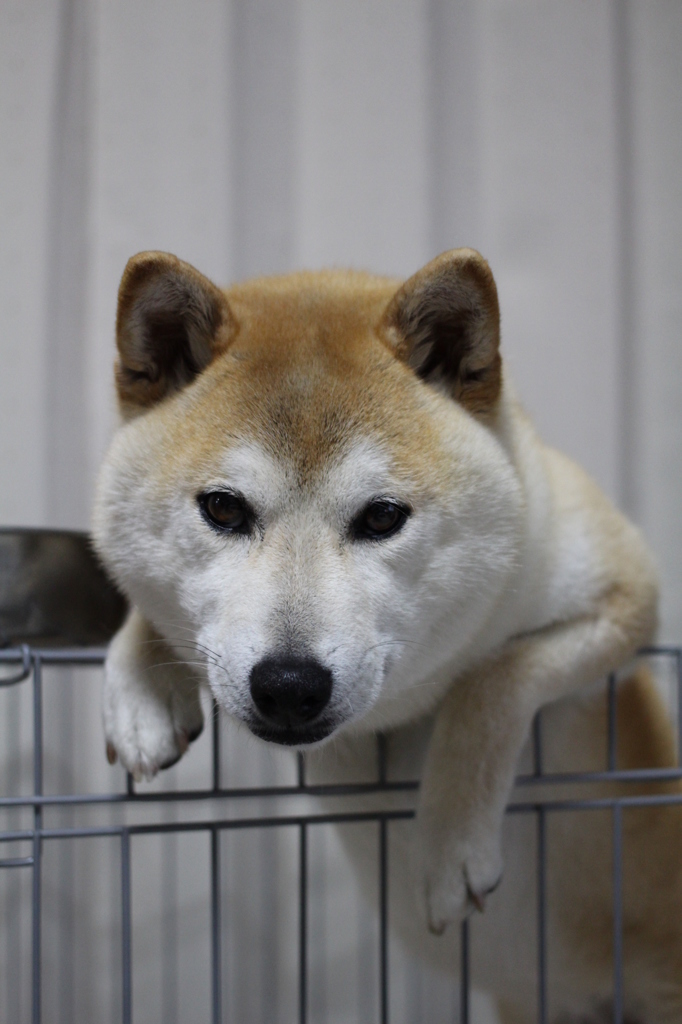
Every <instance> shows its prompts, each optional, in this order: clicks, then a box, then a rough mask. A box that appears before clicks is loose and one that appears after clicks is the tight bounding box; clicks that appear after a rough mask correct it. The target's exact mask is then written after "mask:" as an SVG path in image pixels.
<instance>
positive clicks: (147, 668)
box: [103, 609, 204, 780]
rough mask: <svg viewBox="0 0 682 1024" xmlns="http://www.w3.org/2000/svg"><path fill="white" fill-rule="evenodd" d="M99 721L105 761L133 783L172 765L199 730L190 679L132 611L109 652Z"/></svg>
mask: <svg viewBox="0 0 682 1024" xmlns="http://www.w3.org/2000/svg"><path fill="white" fill-rule="evenodd" d="M103 715H104V732H105V736H106V741H107V757H108V758H109V761H110V762H111V763H113V762H114V761H115V760H116V756H117V755H118V756H119V757H120V759H121V762H122V764H123V765H124V767H125V768H127V770H128V771H129V772H131V773H132V774H133V775H134V777H135V778H136V779H137V780H140V779H142V778H145V779H150V778H152V777H153V776H154V775H156V773H157V772H158V771H159V769H161V768H169V767H170V766H171V765H172V764H175V762H176V761H177V760H178V759H179V758H180V757H182V755H183V754H184V753H185V751H186V750H187V747H188V746H189V744H190V743H191V742H192V740H194V739H196V737H197V736H198V735H199V733H200V732H201V730H202V729H203V726H204V717H203V712H202V710H201V703H200V701H199V683H198V680H197V678H196V676H195V675H194V674H193V673H192V670H191V668H189V666H187V665H184V664H183V663H182V662H180V661H178V659H177V657H176V655H175V654H174V653H173V652H172V651H171V650H170V648H169V647H168V645H167V644H166V642H165V641H164V640H162V639H161V638H160V637H159V635H158V634H157V633H156V632H155V631H154V630H153V629H152V627H151V626H150V625H149V623H148V622H147V621H146V620H145V619H144V618H143V617H142V616H141V615H140V613H139V612H138V611H137V610H136V609H133V610H132V611H131V612H130V614H129V616H128V618H127V620H126V622H125V624H124V625H123V627H122V628H121V629H120V630H119V632H118V633H117V634H116V636H115V637H114V639H113V641H112V643H111V646H110V648H109V654H108V656H107V660H106V665H105V675H104V705H103Z"/></svg>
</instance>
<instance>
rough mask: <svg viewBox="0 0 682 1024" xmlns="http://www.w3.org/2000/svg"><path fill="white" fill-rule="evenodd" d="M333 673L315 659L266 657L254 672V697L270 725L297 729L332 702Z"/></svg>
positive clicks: (252, 684)
mask: <svg viewBox="0 0 682 1024" xmlns="http://www.w3.org/2000/svg"><path fill="white" fill-rule="evenodd" d="M331 693H332V674H331V672H330V671H329V669H328V668H325V667H324V665H320V663H319V662H318V661H314V660H313V659H312V658H293V657H282V658H264V659H263V661H259V662H258V664H257V665H254V666H253V668H252V669H251V696H252V697H253V702H254V704H255V705H256V707H257V708H258V710H259V711H260V713H261V715H262V716H263V718H264V719H266V721H267V722H269V723H270V724H271V725H276V726H279V727H281V728H284V729H296V728H297V727H300V726H302V725H307V724H308V722H312V721H313V719H315V718H317V716H318V715H319V714H320V712H321V711H322V710H323V709H324V708H325V707H326V706H327V704H328V703H329V698H330V697H331Z"/></svg>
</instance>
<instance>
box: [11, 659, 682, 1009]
mask: <svg viewBox="0 0 682 1024" xmlns="http://www.w3.org/2000/svg"><path fill="white" fill-rule="evenodd" d="M642 653H643V655H645V656H646V657H647V658H649V659H653V660H654V661H655V662H656V663H658V664H659V665H663V666H665V668H666V671H667V673H668V678H669V679H671V680H673V685H674V688H675V689H676V690H677V700H676V714H677V735H678V752H679V750H680V743H679V738H680V737H681V736H682V710H681V709H682V702H680V700H679V695H680V692H682V648H678V647H657V648H652V649H649V650H647V651H646V652H642ZM104 654H105V652H104V651H103V650H101V649H94V648H90V649H88V648H81V649H53V650H47V649H31V648H29V647H28V646H23V647H21V648H17V649H5V650H0V676H1V678H0V687H1V688H2V689H3V690H5V691H8V690H17V689H20V688H21V689H23V691H24V698H25V699H26V698H27V697H28V693H29V691H30V703H31V713H30V719H31V736H30V746H31V765H30V774H31V776H32V778H31V782H30V784H29V785H28V786H23V787H22V786H21V785H20V784H19V783H18V782H16V780H15V782H16V787H17V789H24V790H25V791H22V792H20V791H15V792H4V793H2V795H1V796H0V814H2V815H3V817H4V820H2V824H0V828H2V831H0V843H1V844H2V848H3V849H4V851H5V854H4V856H2V855H0V869H3V872H26V873H28V875H29V876H30V922H31V924H30V944H29V946H30V979H31V980H30V1000H29V1002H30V1020H31V1022H32V1024H40V1022H41V1021H42V1020H44V1019H46V1017H45V1012H44V1011H45V1002H46V999H49V998H50V995H49V993H46V991H45V982H44V978H43V970H42V961H43V955H42V954H43V948H44V922H43V916H44V913H43V912H44V870H43V864H44V858H45V852H46V849H48V848H49V847H50V846H51V845H52V844H63V843H67V842H68V841H72V840H75V839H83V838H96V837H99V838H101V839H105V840H106V841H107V842H108V843H110V844H116V845H117V847H118V853H119V857H118V864H119V872H120V873H119V876H118V879H117V881H116V888H117V893H118V895H117V900H118V901H119V907H120V918H119V922H118V936H119V938H118V942H119V951H118V966H119V969H120V980H119V982H118V985H119V986H120V987H119V992H120V997H119V1002H118V1004H117V1013H120V1019H121V1020H122V1021H123V1024H130V1022H132V1020H133V984H134V976H133V975H134V965H133V957H132V945H133V937H134V921H133V916H134V915H133V912H132V901H133V896H132V888H131V872H132V866H133V849H134V844H135V842H136V841H137V839H138V838H139V837H144V836H152V835H156V836H158V837H167V836H169V835H171V834H175V835H178V834H181V833H202V834H203V835H205V836H206V837H208V843H209V856H208V872H209V876H210V924H209V927H210V988H211V995H210V1014H211V1019H212V1021H213V1024H218V1022H223V1021H225V1020H228V1019H230V1017H229V1014H228V1013H227V1011H226V1000H225V973H226V967H225V950H224V949H223V948H222V947H223V936H224V927H223V921H222V917H223V915H225V914H229V913H230V907H229V905H227V906H226V902H225V898H224V895H223V888H222V886H221V870H222V865H223V863H224V861H223V858H222V857H221V844H222V843H223V842H224V839H225V836H226V834H228V833H231V834H235V833H237V832H240V831H244V830H246V831H251V830H288V832H289V834H290V835H294V836H295V856H296V860H297V870H296V874H297V880H296V888H297V891H296V894H295V897H292V898H293V899H294V902H295V905H296V913H295V914H294V919H295V923H294V930H295V933H296V937H295V942H294V945H295V951H296V952H295V957H294V959H295V961H296V963H297V966H296V971H295V973H296V976H297V977H296V997H295V1003H296V1010H295V1012H296V1014H297V1019H298V1021H299V1022H300V1024H306V1022H312V1019H313V1017H312V1014H311V1012H310V976H309V973H310V972H309V961H310V950H311V937H310V928H309V922H310V915H311V896H310V886H309V877H310V842H311V836H313V835H314V834H315V830H317V829H319V828H320V827H321V826H323V825H329V824H336V825H349V824H362V825H365V826H368V827H371V828H373V829H375V830H376V857H377V872H378V886H377V893H378V907H377V918H378V926H377V929H376V934H375V939H376V957H375V965H376V971H375V977H374V979H373V982H372V984H373V985H374V986H375V1001H374V1008H373V1010H372V1013H371V1016H370V1014H369V1013H368V1014H367V1018H366V1019H368V1020H369V1019H377V1020H378V1021H380V1024H389V1021H391V1019H392V1018H391V1006H390V998H389V997H390V984H389V981H390V979H389V967H390V962H391V957H390V950H389V927H390V921H389V859H390V850H391V831H392V826H393V823H395V822H397V821H400V820H405V819H408V818H410V817H412V816H413V814H414V810H413V807H412V806H404V807H398V808H396V807H395V806H387V805H384V806H383V807H382V806H381V798H382V796H386V795H387V794H389V793H391V794H394V795H395V794H396V793H404V794H405V795H406V797H409V795H410V794H412V795H413V794H414V791H415V790H416V788H417V783H416V782H414V781H412V780H402V781H395V780H391V779H389V777H388V775H387V769H386V748H385V743H384V741H383V740H382V737H378V740H377V773H376V778H375V779H373V780H369V781H360V782H357V783H353V784H347V783H344V784H343V785H325V786H319V785H312V784H310V783H309V782H308V781H307V780H306V772H305V765H304V761H303V759H302V758H301V757H299V758H298V767H297V777H296V778H294V779H291V780H289V781H285V782H276V783H275V784H273V785H245V786H236V785H229V784H228V782H229V780H226V779H225V778H224V777H223V776H224V767H223V764H222V758H221V742H222V741H221V728H220V720H219V717H218V716H217V714H214V715H213V716H212V720H211V721H212V726H211V729H210V730H208V735H209V741H210V748H211V749H210V776H211V784H210V785H208V786H206V787H204V788H198V789H197V788H193V789H182V788H175V789H166V790H164V791H155V792H150V791H138V789H137V788H136V786H135V784H134V782H133V780H132V778H131V777H130V776H128V777H127V779H126V781H125V783H124V785H123V786H122V788H121V790H120V791H119V792H77V791H75V792H71V791H61V790H59V789H57V791H49V792H48V791H46V787H45V779H44V775H45V771H44V735H45V715H46V713H45V700H46V690H47V688H48V686H52V685H53V682H52V680H50V682H49V683H47V682H46V677H47V675H49V671H50V670H51V669H54V668H58V669H60V670H66V669H68V670H69V671H71V672H72V673H74V674H77V673H82V672H83V671H84V670H91V669H92V668H93V667H95V668H98V667H99V666H101V665H102V662H103V659H104ZM56 678H57V683H58V679H59V676H57V677H56ZM57 683H55V684H54V685H57ZM606 699H607V723H608V736H607V742H606V752H607V757H606V764H605V765H604V767H603V770H601V771H594V772H588V773H585V772H581V773H575V772H573V773H561V774H559V775H558V774H556V773H554V774H551V773H548V772H546V771H545V770H544V767H543V731H542V716H541V715H539V716H538V717H537V719H536V721H535V725H534V729H533V734H532V757H533V765H532V771H530V772H528V773H526V774H524V775H522V776H520V777H519V778H518V780H517V781H518V785H520V786H521V787H523V786H532V787H533V789H532V799H531V800H527V801H519V800H516V801H515V802H514V803H512V804H511V805H510V806H509V808H508V813H509V814H513V815H528V816H532V817H534V819H535V822H536V837H537V838H536V842H537V874H536V886H537V920H536V939H537V942H536V950H537V953H536V979H537V1020H538V1022H539V1024H546V1022H547V1020H548V990H547V969H548V968H547V942H546V935H547V912H548V908H547V877H546V876H547V867H546V866H547V856H546V833H547V821H548V817H549V816H551V815H558V814H562V813H571V812H574V811H576V810H581V811H589V810H602V811H604V810H606V811H608V812H610V814H611V829H612V857H613V859H612V864H613V879H612V884H613V995H612V999H613V1021H614V1024H623V1013H624V1010H623V983H624V978H623V905H622V897H621V893H622V882H623V878H622V864H623V812H624V811H625V810H626V809H627V808H629V807H641V806H646V805H660V804H662V803H671V804H672V803H680V802H682V794H680V793H679V792H674V791H671V792H668V791H666V792H654V793H643V794H642V793H638V794H636V795H628V793H627V791H626V792H624V793H623V795H619V796H611V797H603V796H599V797H594V798H584V799H557V798H556V791H557V786H558V785H559V786H561V785H564V784H575V783H580V784H588V785H589V784H603V783H604V782H618V783H627V782H634V783H639V784H641V783H656V782H658V783H666V782H670V781H671V780H675V779H680V778H682V770H681V769H680V768H679V767H667V768H640V769H636V770H632V769H630V770H619V769H618V768H617V761H616V751H617V735H616V733H617V687H616V682H615V679H614V678H611V679H610V680H609V682H608V687H607V692H606ZM204 742H205V741H204ZM678 763H679V755H678ZM10 783H11V780H10ZM543 787H545V788H546V790H547V793H549V789H550V787H551V789H552V794H553V795H552V796H545V795H543ZM65 788H68V787H65ZM52 789H54V787H52ZM29 790H30V791H29ZM517 792H518V790H517ZM368 795H374V796H375V797H376V798H377V801H378V806H377V807H376V808H375V809H372V810H366V809H361V808H358V809H355V810H354V809H352V807H351V809H349V800H350V801H352V800H353V799H358V800H359V799H360V798H363V799H364V798H366V797H367V796H368ZM320 796H323V797H324V798H325V801H326V803H325V812H324V813H320V810H319V807H318V808H317V809H316V807H315V804H314V802H312V801H311V800H310V798H313V797H320ZM337 797H338V798H343V805H342V807H341V809H339V810H338V811H334V810H327V809H326V808H328V807H329V801H330V800H331V801H332V804H333V801H334V799H335V798H337ZM408 803H409V801H408ZM247 804H248V807H249V812H248V813H243V812H242V811H243V808H245V807H246V806H247ZM171 805H172V806H174V807H175V808H176V811H177V813H176V815H175V820H171V821H169V820H159V818H158V814H155V813H154V812H156V811H158V810H159V808H164V807H165V808H168V807H169V806H171ZM340 806H341V805H340ZM365 806H366V805H365ZM103 808H104V809H106V808H109V809H112V808H115V809H116V813H117V814H119V817H118V819H117V820H115V821H106V822H102V821H100V822H93V820H92V813H93V811H97V810H98V809H99V810H100V811H101V810H102V809H103ZM254 808H255V810H254ZM67 809H68V811H69V813H70V815H71V818H70V820H69V821H68V822H67V823H64V821H63V820H62V821H60V822H59V823H57V824H55V823H54V822H51V821H50V820H49V819H50V815H51V814H52V813H53V812H56V811H60V812H62V813H63V812H64V811H65V810H67ZM119 812H120V813H119ZM17 815H18V816H19V817H17ZM86 815H90V817H86ZM3 916H4V918H5V922H7V920H8V917H7V915H6V914H5V915H3ZM207 923H208V922H207ZM469 927H470V926H469V923H468V922H465V923H464V924H463V925H462V929H461V945H460V949H461V963H460V972H461V975H460V977H461V983H460V984H459V986H458V987H457V989H456V994H455V996H454V1003H455V1004H456V1005H453V1016H452V1019H453V1020H459V1021H460V1022H461V1024H468V1021H469V1019H470V1010H471V993H470V985H469V975H470V941H469ZM26 1009H27V1010H28V1009H29V1008H28V1006H27V1007H26ZM23 1019H26V1020H27V1019H29V1017H28V1013H27V1014H26V1015H25V1016H24V1017H23Z"/></svg>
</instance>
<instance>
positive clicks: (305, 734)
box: [246, 719, 336, 747]
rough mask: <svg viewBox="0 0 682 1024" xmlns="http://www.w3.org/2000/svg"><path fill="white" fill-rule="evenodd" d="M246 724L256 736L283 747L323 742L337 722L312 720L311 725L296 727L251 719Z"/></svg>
mask: <svg viewBox="0 0 682 1024" xmlns="http://www.w3.org/2000/svg"><path fill="white" fill-rule="evenodd" d="M246 724H247V725H248V727H249V729H250V730H251V732H252V733H253V734H254V736H257V737H258V738H259V739H261V740H267V742H268V743H278V744H279V745H280V746H283V747H308V746H310V745H311V744H313V743H321V742H322V740H326V739H327V737H328V736H331V734H332V733H333V732H334V729H335V728H336V724H335V723H334V722H329V721H319V722H311V723H310V725H304V726H296V727H292V726H288V727H287V726H284V727H278V726H274V725H269V724H267V723H266V722H263V721H258V720H257V719H251V720H250V721H248V722H247V723H246Z"/></svg>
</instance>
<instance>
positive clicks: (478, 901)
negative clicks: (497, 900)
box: [467, 886, 485, 914]
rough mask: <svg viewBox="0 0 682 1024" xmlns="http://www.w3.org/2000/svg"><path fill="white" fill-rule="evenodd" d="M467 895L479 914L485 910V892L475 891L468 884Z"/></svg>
mask: <svg viewBox="0 0 682 1024" xmlns="http://www.w3.org/2000/svg"><path fill="white" fill-rule="evenodd" d="M467 896H468V898H469V900H470V902H471V903H473V905H474V907H475V908H476V910H477V911H478V912H479V914H482V913H483V911H484V910H485V893H480V892H474V891H473V890H472V889H470V888H469V886H467Z"/></svg>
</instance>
